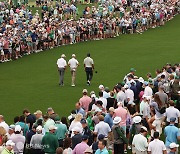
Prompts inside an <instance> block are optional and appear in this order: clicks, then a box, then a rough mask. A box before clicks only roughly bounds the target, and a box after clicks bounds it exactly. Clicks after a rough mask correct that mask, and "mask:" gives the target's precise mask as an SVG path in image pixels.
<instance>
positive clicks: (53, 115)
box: [47, 107, 60, 121]
mask: <svg viewBox="0 0 180 154" xmlns="http://www.w3.org/2000/svg"><path fill="white" fill-rule="evenodd" d="M47 114H48V115H49V118H51V119H52V120H54V121H55V120H59V119H60V117H59V115H58V114H57V113H55V112H54V110H53V108H52V107H49V108H48V109H47Z"/></svg>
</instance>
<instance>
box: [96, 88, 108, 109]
mask: <svg viewBox="0 0 180 154" xmlns="http://www.w3.org/2000/svg"><path fill="white" fill-rule="evenodd" d="M98 100H99V101H102V103H103V104H102V107H103V108H104V109H105V110H106V107H107V99H106V98H104V97H103V92H102V91H100V92H99V98H98Z"/></svg>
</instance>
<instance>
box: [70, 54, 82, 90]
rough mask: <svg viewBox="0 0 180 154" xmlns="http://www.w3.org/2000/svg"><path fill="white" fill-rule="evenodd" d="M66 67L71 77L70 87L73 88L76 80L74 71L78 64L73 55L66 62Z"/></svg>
mask: <svg viewBox="0 0 180 154" xmlns="http://www.w3.org/2000/svg"><path fill="white" fill-rule="evenodd" d="M68 65H69V67H70V71H71V77H72V82H71V86H72V87H74V86H75V79H76V71H77V67H78V66H79V62H78V60H77V59H76V55H75V54H72V58H71V59H70V60H69V61H68Z"/></svg>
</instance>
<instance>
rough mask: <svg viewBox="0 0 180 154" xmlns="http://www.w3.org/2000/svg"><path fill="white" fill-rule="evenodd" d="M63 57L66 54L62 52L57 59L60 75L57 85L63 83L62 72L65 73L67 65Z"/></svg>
mask: <svg viewBox="0 0 180 154" xmlns="http://www.w3.org/2000/svg"><path fill="white" fill-rule="evenodd" d="M65 57H66V56H65V55H64V54H62V55H61V58H59V59H58V60H57V66H58V71H59V75H60V78H59V85H60V86H63V85H64V73H65V69H66V66H67V62H66V60H65Z"/></svg>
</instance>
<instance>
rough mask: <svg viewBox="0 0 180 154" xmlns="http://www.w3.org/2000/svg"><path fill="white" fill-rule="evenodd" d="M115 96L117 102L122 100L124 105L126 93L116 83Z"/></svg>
mask: <svg viewBox="0 0 180 154" xmlns="http://www.w3.org/2000/svg"><path fill="white" fill-rule="evenodd" d="M116 88H117V91H118V93H117V96H116V99H117V102H122V104H123V106H124V101H125V100H126V95H125V93H124V92H123V91H122V87H121V85H117V87H116Z"/></svg>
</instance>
